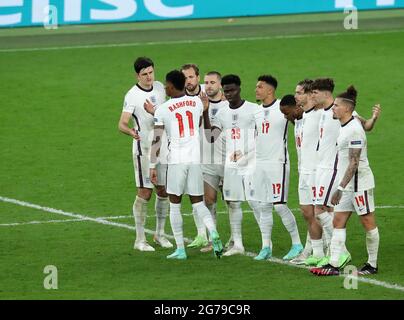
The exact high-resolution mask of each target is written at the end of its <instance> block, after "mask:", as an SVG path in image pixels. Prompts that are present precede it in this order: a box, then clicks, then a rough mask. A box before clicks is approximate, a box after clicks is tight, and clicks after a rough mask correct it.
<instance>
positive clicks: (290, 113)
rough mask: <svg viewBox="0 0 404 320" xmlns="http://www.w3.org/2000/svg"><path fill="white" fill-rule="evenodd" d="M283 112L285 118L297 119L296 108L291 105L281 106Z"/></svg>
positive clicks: (292, 120)
mask: <svg viewBox="0 0 404 320" xmlns="http://www.w3.org/2000/svg"><path fill="white" fill-rule="evenodd" d="M280 109H281V112H282V113H283V114H284V116H285V119H287V120H289V121H291V122H294V121H295V108H292V107H290V106H281V107H280Z"/></svg>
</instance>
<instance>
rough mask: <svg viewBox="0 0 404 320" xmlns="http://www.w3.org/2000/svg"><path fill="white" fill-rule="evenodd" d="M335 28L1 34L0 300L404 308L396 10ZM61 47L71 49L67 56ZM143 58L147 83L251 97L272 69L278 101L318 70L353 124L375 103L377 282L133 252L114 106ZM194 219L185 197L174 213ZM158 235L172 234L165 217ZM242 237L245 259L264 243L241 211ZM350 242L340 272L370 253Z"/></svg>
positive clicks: (284, 241) (326, 24) (187, 221)
mask: <svg viewBox="0 0 404 320" xmlns="http://www.w3.org/2000/svg"><path fill="white" fill-rule="evenodd" d="M343 18H344V16H343V15H342V13H341V14H323V15H302V16H285V17H260V18H255V19H254V18H248V19H236V20H235V21H234V22H232V23H228V22H227V21H226V20H207V21H195V22H188V21H185V22H169V23H143V24H120V25H98V26H91V27H90V26H72V27H64V28H63V27H62V28H60V29H58V30H54V31H51V30H43V29H40V28H35V29H15V30H14V29H1V30H0V101H1V109H0V110H1V111H0V150H1V152H0V197H1V201H0V275H1V276H0V299H403V298H404V291H403V287H404V276H403V271H402V265H403V264H404V255H403V252H404V240H403V238H402V230H403V229H404V217H403V209H404V196H403V187H402V185H403V180H404V173H403V171H402V169H401V168H402V166H401V161H402V154H403V153H402V152H403V151H402V150H403V147H404V142H403V139H402V130H403V129H404V126H403V123H404V115H403V112H402V111H401V109H400V106H401V104H402V101H403V93H402V83H403V81H404V76H403V72H402V71H403V65H404V58H403V57H404V42H403V37H404V11H403V10H395V11H378V12H364V13H360V15H359V30H355V31H346V30H344V29H343ZM240 38H242V39H240ZM191 39H192V40H193V42H192V41H189V40H191ZM145 42H153V43H152V44H150V43H145ZM170 42H171V43H170ZM129 43H132V44H134V45H129ZM112 45H116V46H112ZM67 46H68V47H75V46H76V47H77V46H79V47H81V48H70V49H66V48H64V49H63V47H67ZM83 46H87V47H83ZM33 48H35V49H34V50H33ZM49 48H51V49H49ZM140 55H146V56H150V57H151V58H153V60H154V61H155V63H156V72H157V79H158V80H163V79H164V75H165V73H166V72H167V71H169V70H171V69H173V68H178V67H179V66H180V65H182V64H183V63H187V62H194V63H197V64H198V65H199V66H200V68H201V70H202V73H203V72H207V71H210V70H218V71H220V72H222V73H223V74H226V73H236V74H239V75H240V77H241V79H242V93H243V95H244V97H245V98H246V99H248V100H250V101H254V87H255V83H256V79H257V77H258V76H259V75H260V74H263V73H271V74H273V75H275V76H276V77H277V78H278V81H279V88H278V97H281V96H282V95H284V94H287V93H291V92H293V90H294V87H295V84H296V83H297V82H298V81H299V80H301V79H303V78H306V77H319V76H329V77H333V78H334V79H335V81H336V85H337V88H336V92H340V91H342V90H343V89H345V88H346V87H347V86H348V85H349V84H354V85H355V86H356V87H357V88H358V91H359V106H358V112H359V113H360V114H361V115H363V116H364V117H369V116H370V114H371V107H372V105H373V104H375V103H378V102H380V103H381V105H382V108H383V112H382V116H381V119H380V120H379V121H378V123H377V125H376V128H375V130H374V131H373V132H371V133H369V134H368V145H369V150H368V151H369V160H370V164H371V167H372V169H373V172H374V175H375V178H376V190H375V201H376V205H377V206H388V207H385V208H378V209H377V210H376V215H377V222H378V224H379V230H380V234H381V241H380V250H379V270H380V272H379V274H377V275H375V276H372V277H370V278H368V279H373V280H375V281H374V282H373V283H369V282H370V281H368V282H359V283H358V289H357V290H347V289H345V288H344V286H343V283H344V279H343V278H342V277H330V278H319V277H314V276H312V275H311V274H310V273H309V272H308V271H307V270H306V269H301V268H295V267H291V266H288V265H281V264H278V263H274V262H263V263H259V262H256V261H254V260H253V259H252V258H251V257H249V256H236V257H229V258H223V259H221V260H215V259H214V257H213V256H212V255H211V254H202V253H200V252H199V251H198V250H188V255H189V259H188V260H187V261H185V262H184V261H182V262H178V261H167V260H166V258H165V256H166V255H167V254H169V253H171V251H170V250H168V251H167V250H164V249H157V251H156V252H155V253H140V252H137V251H134V250H133V241H134V231H133V230H131V229H128V228H127V227H125V225H126V226H129V227H133V225H134V222H133V218H132V217H131V209H132V203H133V198H134V196H135V192H136V189H135V186H134V179H133V168H132V160H131V141H130V139H129V138H128V137H127V136H124V135H122V134H120V133H119V132H118V129H117V123H118V120H119V116H120V113H121V110H122V102H123V96H124V94H125V92H126V91H127V90H128V89H129V88H130V87H131V86H132V85H133V84H134V75H133V72H132V63H133V60H134V58H135V57H137V56H140ZM292 133H293V130H292V127H290V128H289V138H290V139H289V153H290V158H291V186H290V193H289V206H290V207H291V208H294V209H296V208H298V202H297V170H296V154H295V150H294V145H293V135H292ZM5 198H11V199H17V200H21V201H25V202H27V203H33V204H38V205H41V206H44V207H49V208H55V209H60V210H63V211H64V212H72V213H76V214H82V215H85V216H89V217H92V218H97V217H117V218H116V219H111V218H108V219H109V221H111V222H114V223H117V225H103V224H99V223H96V222H94V221H83V220H82V221H65V222H63V221H62V222H60V221H59V222H53V223H50V222H49V221H54V220H73V219H74V218H72V217H67V216H63V215H60V214H57V213H52V212H49V211H43V210H38V209H35V208H31V207H24V206H21V205H17V204H12V203H9V202H6V201H5ZM153 202H154V201H153ZM245 209H248V207H247V206H245ZM224 210H225V209H224V206H223V203H222V202H220V203H219V206H218V211H220V212H221V213H220V214H219V215H218V226H219V232H220V233H221V235H222V237H223V239H224V240H227V237H228V236H229V222H228V216H227V214H226V213H225V212H224ZM190 211H191V210H190V205H189V201H188V200H186V201H185V202H184V204H183V213H186V214H189V213H190ZM294 213H295V216H296V218H297V221H298V226H299V231H300V234H301V237H302V240H303V241H304V239H305V234H306V227H305V224H304V222H303V219H302V217H301V214H300V213H299V211H297V210H295V211H294ZM149 214H150V215H153V208H152V205H151V206H150V210H149ZM120 216H121V217H120ZM122 216H123V217H122ZM125 216H126V217H125ZM274 219H275V225H274V230H273V243H274V256H275V257H278V258H279V257H282V256H283V255H284V254H285V253H286V252H287V251H288V249H289V246H290V239H289V235H288V234H287V232H286V230H285V229H284V227H283V226H282V224H281V221H280V219H279V218H278V216H277V215H276V214H275V213H274ZM31 221H38V222H43V223H36V224H33V223H28V222H31ZM45 222H49V223H45ZM154 222H155V221H154V217H149V218H148V221H147V228H148V229H151V230H153V229H154ZM12 223H17V225H9V224H12ZM27 223H28V224H27ZM184 228H185V236H186V237H188V238H192V237H193V236H194V235H195V227H194V223H193V219H192V217H191V216H190V215H184ZM166 232H168V233H171V230H170V225H169V222H167V225H166ZM243 235H244V243H245V247H246V250H247V251H249V252H255V253H257V252H258V251H259V249H260V234H259V230H258V227H257V225H256V223H255V221H254V218H253V215H252V213H251V212H246V213H244V220H243ZM148 238H149V239H150V240H151V235H148ZM347 245H348V248H349V250H350V251H351V253H352V255H353V261H352V264H353V265H356V266H359V265H361V264H362V263H363V262H364V261H365V259H366V257H367V254H366V248H365V234H364V231H363V229H362V227H361V226H360V224H359V222H358V219H357V217H356V216H355V215H353V216H352V218H351V220H350V223H349V226H348V240H347ZM47 265H54V266H56V267H57V268H58V289H57V290H46V289H44V286H43V280H44V278H45V276H46V275H45V274H44V273H43V269H44V267H45V266H47ZM394 284H396V285H398V287H397V286H396V287H395V288H394V287H393V288H392V286H394ZM400 288H401V290H400Z"/></svg>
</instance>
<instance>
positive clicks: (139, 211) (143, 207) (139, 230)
mask: <svg viewBox="0 0 404 320" xmlns="http://www.w3.org/2000/svg"><path fill="white" fill-rule="evenodd" d="M147 203H148V201H147V200H145V199H142V198H140V197H138V196H136V199H135V202H134V203H133V216H134V217H135V226H136V242H140V241H145V240H146V235H145V232H144V226H145V224H146V215H147Z"/></svg>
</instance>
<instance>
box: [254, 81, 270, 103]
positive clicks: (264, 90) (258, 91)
mask: <svg viewBox="0 0 404 320" xmlns="http://www.w3.org/2000/svg"><path fill="white" fill-rule="evenodd" d="M271 93H272V88H271V86H270V85H269V84H268V83H266V82H264V81H258V82H257V85H256V86H255V98H256V99H257V100H259V101H263V100H265V99H266V98H268V96H269V95H270V94H271Z"/></svg>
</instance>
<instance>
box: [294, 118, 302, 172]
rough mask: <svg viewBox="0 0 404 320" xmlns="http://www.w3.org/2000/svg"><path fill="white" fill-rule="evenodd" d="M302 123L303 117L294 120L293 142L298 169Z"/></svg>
mask: <svg viewBox="0 0 404 320" xmlns="http://www.w3.org/2000/svg"><path fill="white" fill-rule="evenodd" d="M302 125H303V119H296V120H295V144H296V153H297V168H298V170H299V171H300V161H301V159H300V158H301V154H300V153H301V147H302Z"/></svg>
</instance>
